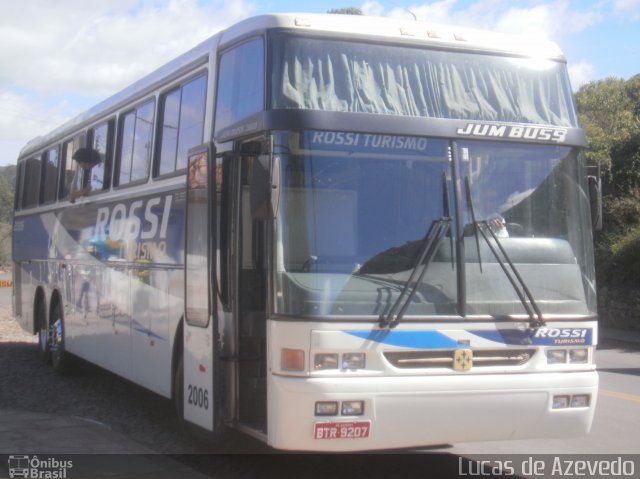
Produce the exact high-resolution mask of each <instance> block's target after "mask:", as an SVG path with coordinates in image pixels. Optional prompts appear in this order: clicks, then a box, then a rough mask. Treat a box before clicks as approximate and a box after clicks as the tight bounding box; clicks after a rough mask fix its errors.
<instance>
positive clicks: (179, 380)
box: [173, 354, 185, 427]
mask: <svg viewBox="0 0 640 479" xmlns="http://www.w3.org/2000/svg"><path fill="white" fill-rule="evenodd" d="M173 406H174V407H175V410H176V417H177V418H178V423H180V426H181V427H184V426H185V422H184V360H183V358H182V354H180V359H178V364H177V365H176V371H175V375H174V378H173Z"/></svg>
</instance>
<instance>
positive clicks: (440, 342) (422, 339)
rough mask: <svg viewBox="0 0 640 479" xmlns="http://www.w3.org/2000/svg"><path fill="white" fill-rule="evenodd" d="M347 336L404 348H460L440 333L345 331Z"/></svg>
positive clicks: (378, 330)
mask: <svg viewBox="0 0 640 479" xmlns="http://www.w3.org/2000/svg"><path fill="white" fill-rule="evenodd" d="M344 332H345V333H347V334H350V335H352V336H357V337H359V338H362V339H365V340H367V341H373V342H376V343H383V344H388V345H390V346H400V347H404V348H418V349H440V348H457V347H460V345H459V344H458V341H457V340H455V339H451V338H450V337H449V336H446V335H444V334H442V333H440V332H439V331H395V330H388V329H385V330H382V329H377V330H370V331H363V330H345V331H344Z"/></svg>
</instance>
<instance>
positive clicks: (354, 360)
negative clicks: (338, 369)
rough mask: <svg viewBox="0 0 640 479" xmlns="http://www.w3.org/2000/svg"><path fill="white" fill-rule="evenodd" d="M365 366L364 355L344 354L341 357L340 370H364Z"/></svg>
mask: <svg viewBox="0 0 640 479" xmlns="http://www.w3.org/2000/svg"><path fill="white" fill-rule="evenodd" d="M365 365H366V359H365V354H364V353H344V354H343V355H342V369H364V367H365Z"/></svg>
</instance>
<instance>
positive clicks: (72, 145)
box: [59, 139, 79, 200]
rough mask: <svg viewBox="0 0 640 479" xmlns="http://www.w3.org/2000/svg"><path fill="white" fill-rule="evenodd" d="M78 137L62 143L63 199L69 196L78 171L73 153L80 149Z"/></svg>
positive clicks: (61, 190)
mask: <svg viewBox="0 0 640 479" xmlns="http://www.w3.org/2000/svg"><path fill="white" fill-rule="evenodd" d="M78 146H79V142H78V140H77V139H74V140H69V141H65V142H64V143H63V144H62V158H61V161H60V196H59V198H60V199H61V200H63V199H65V198H68V197H69V192H70V191H71V185H72V183H73V179H74V176H75V171H76V162H75V160H74V159H73V154H74V153H75V152H76V150H77V149H78Z"/></svg>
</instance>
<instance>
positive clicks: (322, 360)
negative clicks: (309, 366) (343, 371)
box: [313, 353, 338, 371]
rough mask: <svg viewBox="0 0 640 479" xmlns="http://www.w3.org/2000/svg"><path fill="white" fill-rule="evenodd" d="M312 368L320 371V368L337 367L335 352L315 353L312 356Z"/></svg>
mask: <svg viewBox="0 0 640 479" xmlns="http://www.w3.org/2000/svg"><path fill="white" fill-rule="evenodd" d="M313 369H315V370H316V371H320V370H322V369H338V355H337V354H326V353H321V354H316V355H315V356H314V357H313Z"/></svg>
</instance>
